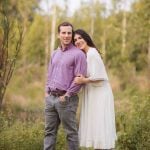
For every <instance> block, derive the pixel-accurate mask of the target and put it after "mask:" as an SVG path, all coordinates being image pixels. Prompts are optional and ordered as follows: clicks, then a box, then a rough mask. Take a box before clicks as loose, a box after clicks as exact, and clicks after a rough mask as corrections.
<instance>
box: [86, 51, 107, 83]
mask: <svg viewBox="0 0 150 150" xmlns="http://www.w3.org/2000/svg"><path fill="white" fill-rule="evenodd" d="M88 72H89V79H90V80H92V81H95V80H108V76H107V73H106V69H105V66H104V63H103V60H102V59H101V56H100V55H99V53H98V52H97V51H92V52H91V53H90V54H89V58H88Z"/></svg>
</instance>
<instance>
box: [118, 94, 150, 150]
mask: <svg viewBox="0 0 150 150" xmlns="http://www.w3.org/2000/svg"><path fill="white" fill-rule="evenodd" d="M130 101H132V103H133V108H132V111H131V112H128V113H123V114H122V115H119V116H117V117H118V119H119V118H120V122H119V124H120V126H122V127H121V128H120V131H118V142H117V149H118V150H121V149H123V150H147V149H149V148H150V135H149V131H150V126H149V124H150V112H149V108H150V95H146V96H142V95H139V94H138V95H137V96H133V97H131V98H130Z"/></svg>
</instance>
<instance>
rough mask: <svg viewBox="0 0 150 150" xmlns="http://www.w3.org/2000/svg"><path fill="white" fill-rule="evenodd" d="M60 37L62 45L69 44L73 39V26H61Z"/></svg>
mask: <svg viewBox="0 0 150 150" xmlns="http://www.w3.org/2000/svg"><path fill="white" fill-rule="evenodd" d="M58 38H59V39H60V42H61V45H62V46H63V47H66V46H68V45H69V44H70V43H71V41H72V27H71V26H61V27H60V32H59V33H58Z"/></svg>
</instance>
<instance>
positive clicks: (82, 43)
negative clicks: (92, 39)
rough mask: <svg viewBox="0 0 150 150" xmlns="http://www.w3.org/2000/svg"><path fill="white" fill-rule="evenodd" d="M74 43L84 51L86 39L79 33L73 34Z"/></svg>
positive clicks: (86, 46)
mask: <svg viewBox="0 0 150 150" xmlns="http://www.w3.org/2000/svg"><path fill="white" fill-rule="evenodd" d="M74 44H75V46H76V47H78V48H79V49H81V50H83V51H86V50H87V48H88V45H87V43H86V41H85V40H84V39H83V38H82V36H81V35H79V34H75V35H74Z"/></svg>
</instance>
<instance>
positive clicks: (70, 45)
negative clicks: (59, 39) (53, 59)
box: [58, 43, 73, 51]
mask: <svg viewBox="0 0 150 150" xmlns="http://www.w3.org/2000/svg"><path fill="white" fill-rule="evenodd" d="M72 47H73V44H72V43H70V44H69V45H68V46H67V47H66V48H65V49H64V50H63V49H62V46H59V47H58V49H59V50H61V51H67V50H69V49H70V48H72Z"/></svg>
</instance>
